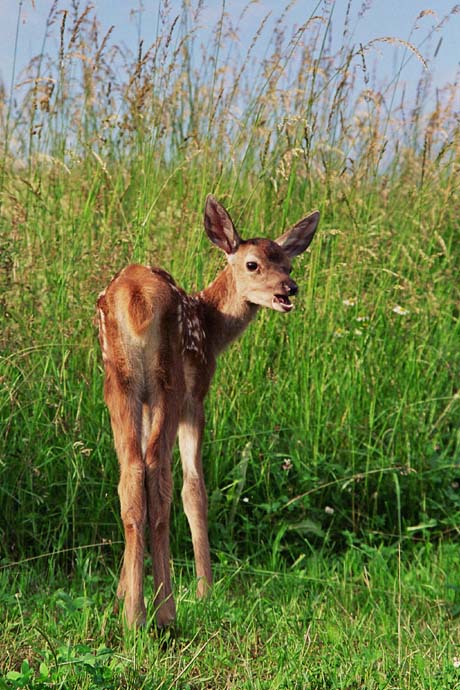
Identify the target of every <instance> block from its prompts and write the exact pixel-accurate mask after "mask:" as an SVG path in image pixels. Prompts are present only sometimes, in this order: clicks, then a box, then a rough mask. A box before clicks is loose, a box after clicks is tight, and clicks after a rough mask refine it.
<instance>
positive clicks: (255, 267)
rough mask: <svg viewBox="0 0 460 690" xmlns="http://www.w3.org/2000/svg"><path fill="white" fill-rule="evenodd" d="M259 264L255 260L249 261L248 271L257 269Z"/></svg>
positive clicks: (247, 263)
mask: <svg viewBox="0 0 460 690" xmlns="http://www.w3.org/2000/svg"><path fill="white" fill-rule="evenodd" d="M257 267H258V264H257V263H256V262H255V261H247V262H246V268H247V269H248V271H251V272H252V271H257Z"/></svg>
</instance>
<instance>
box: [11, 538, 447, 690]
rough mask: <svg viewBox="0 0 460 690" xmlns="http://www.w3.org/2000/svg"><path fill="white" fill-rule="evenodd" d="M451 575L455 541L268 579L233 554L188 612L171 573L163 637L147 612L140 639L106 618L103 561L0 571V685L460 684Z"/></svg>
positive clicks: (182, 582)
mask: <svg viewBox="0 0 460 690" xmlns="http://www.w3.org/2000/svg"><path fill="white" fill-rule="evenodd" d="M39 572H40V573H41V574H42V576H43V580H42V583H41V584H40V586H38V583H37V573H39ZM459 574H460V573H459V563H458V557H457V547H456V546H453V545H444V546H442V547H440V548H433V547H432V546H431V545H430V544H427V545H426V546H425V547H424V548H423V549H418V551H417V554H416V555H415V557H413V558H405V557H404V556H403V557H401V552H400V551H399V550H398V548H397V547H394V548H390V547H381V548H379V549H375V548H374V549H366V548H361V547H357V548H352V549H349V550H348V551H347V552H346V553H345V554H344V555H342V556H340V557H339V556H337V557H333V558H331V557H327V558H324V557H322V556H321V555H320V554H319V553H316V554H315V555H313V556H310V557H307V558H305V559H304V561H303V562H302V563H301V564H300V563H298V564H297V565H296V566H294V567H292V568H289V569H285V568H283V567H281V568H280V567H278V568H277V569H276V570H275V571H273V570H270V569H262V568H256V567H252V566H251V565H250V564H249V563H248V562H246V563H237V562H234V561H233V559H231V558H230V557H229V558H228V561H227V563H225V562H223V561H222V562H221V563H220V564H219V565H218V566H217V568H216V575H217V578H216V585H215V587H214V590H213V593H212V596H211V598H210V599H209V600H207V601H205V602H203V601H202V602H198V601H196V599H195V597H194V594H193V591H192V590H191V589H190V582H191V572H190V565H189V564H187V565H185V564H182V565H177V564H176V569H175V579H176V589H177V599H178V603H179V607H178V620H177V624H176V627H175V628H174V629H173V630H170V631H168V632H166V633H164V634H163V635H159V634H158V632H156V631H155V629H154V627H150V626H152V625H153V610H152V609H151V608H150V609H149V611H148V616H149V625H148V627H147V628H146V629H144V630H140V631H136V632H133V631H127V630H125V629H124V628H123V621H122V618H121V614H119V615H118V616H117V615H114V613H113V610H112V607H113V600H114V596H115V587H114V580H113V577H109V576H108V574H107V563H106V561H105V559H104V557H103V554H102V552H101V553H100V554H99V556H98V557H96V556H95V554H94V553H92V554H90V555H89V556H88V555H87V554H85V553H83V552H82V553H80V555H79V557H78V558H77V562H76V565H75V568H74V570H73V573H72V576H71V577H65V576H64V574H63V573H62V570H60V569H59V568H55V567H53V563H52V562H51V563H47V564H46V565H45V566H44V565H43V564H40V565H39V566H38V567H37V566H36V565H35V566H34V567H31V566H30V564H23V566H22V568H21V569H20V570H18V569H8V570H6V571H5V570H4V571H2V572H1V574H0V599H1V601H2V604H5V612H6V613H5V616H4V619H3V625H2V631H1V632H0V650H1V657H0V665H1V667H2V668H3V669H4V673H3V675H2V676H0V678H1V680H0V687H7V688H15V687H30V688H34V689H35V688H45V687H60V688H74V687H79V688H83V689H86V688H88V689H89V688H91V689H95V688H105V689H110V688H158V689H159V688H163V689H166V688H213V689H214V688H227V687H237V688H302V690H310V689H312V690H313V689H314V690H317V689H323V688H324V689H326V688H327V689H330V688H335V689H337V690H341V689H343V690H345V689H350V688H356V689H358V688H366V689H368V690H374V689H377V688H378V689H381V688H414V689H418V688H420V690H422V689H423V690H431V689H433V690H434V689H436V690H438V689H439V690H446V689H453V688H458V687H460V668H459V663H460V662H459V660H458V657H459V654H460V650H459V644H458V635H459V632H460V631H459V620H458V617H457V614H458V609H459V604H460V601H459V588H458V578H459ZM43 582H45V583H46V584H43ZM147 582H148V593H149V595H150V597H151V596H152V591H151V589H152V582H151V578H148V580H147Z"/></svg>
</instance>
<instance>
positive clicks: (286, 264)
mask: <svg viewBox="0 0 460 690" xmlns="http://www.w3.org/2000/svg"><path fill="white" fill-rule="evenodd" d="M318 221H319V212H318V211H314V212H313V213H311V214H310V215H309V216H307V217H306V218H303V219H302V220H300V221H299V222H298V223H296V224H295V225H294V226H293V227H292V228H290V229H289V230H287V231H286V232H285V233H284V234H283V235H281V236H280V237H278V239H277V240H275V241H272V240H267V239H260V238H255V239H252V240H243V239H242V238H241V237H240V236H239V234H238V233H237V231H236V229H235V226H234V225H233V222H232V219H231V218H230V216H229V214H228V212H227V211H226V210H225V209H224V207H223V206H222V205H221V204H219V203H218V201H217V200H216V199H215V198H214V197H213V196H212V195H209V196H208V197H207V199H206V207H205V212H204V227H205V230H206V234H207V235H208V237H209V239H210V240H211V242H213V243H214V244H215V245H216V246H217V247H219V248H220V249H222V251H224V252H225V254H226V256H227V260H228V263H229V266H230V270H231V271H232V274H233V277H234V282H235V287H236V290H237V291H238V294H239V295H240V297H241V298H242V299H244V300H246V301H247V302H251V303H252V304H257V305H259V306H261V307H269V308H270V309H275V310H276V311H281V312H289V311H291V309H293V307H294V305H293V304H292V302H291V301H290V299H289V298H290V297H292V296H293V295H296V294H297V291H298V287H297V284H296V283H295V282H294V281H293V280H292V278H291V276H290V274H291V260H292V259H293V258H294V257H295V256H297V255H298V254H301V253H302V252H304V251H305V250H306V249H307V247H308V246H309V244H310V242H311V241H312V239H313V237H314V234H315V231H316V228H317V225H318Z"/></svg>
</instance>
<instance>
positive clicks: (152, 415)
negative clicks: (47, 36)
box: [97, 196, 319, 626]
mask: <svg viewBox="0 0 460 690" xmlns="http://www.w3.org/2000/svg"><path fill="white" fill-rule="evenodd" d="M318 218H319V215H318V213H317V212H316V213H313V214H311V215H310V216H308V217H307V218H305V219H303V220H302V221H300V223H298V224H297V225H296V226H294V227H293V228H292V229H291V230H289V231H288V232H287V233H285V234H284V235H282V237H281V238H279V240H278V241H277V242H278V243H275V242H272V241H270V240H265V239H255V240H251V241H247V242H244V241H242V240H241V238H240V237H239V235H238V233H237V232H236V230H235V228H234V226H233V223H232V221H231V219H230V216H229V215H228V213H227V212H226V211H225V209H224V208H223V207H222V206H220V204H218V202H217V201H216V200H215V199H214V198H213V197H211V196H209V197H208V199H207V201H206V209H205V229H206V232H207V234H208V236H209V237H210V239H211V241H212V242H214V243H215V244H216V245H217V246H219V247H220V248H221V249H222V250H223V251H224V252H225V253H226V254H227V256H228V266H227V267H226V268H225V269H224V270H223V271H222V272H221V273H220V274H219V275H218V276H217V278H216V279H215V281H214V282H213V283H212V284H211V285H210V286H209V287H207V288H206V289H205V290H204V291H203V292H201V293H199V294H198V295H195V296H189V295H187V294H186V293H185V292H184V291H183V290H182V289H181V288H179V287H178V286H177V285H176V283H175V282H174V280H173V278H172V277H171V276H170V275H169V274H168V273H166V271H163V270H162V269H158V268H150V267H145V266H139V265H135V264H134V265H131V266H128V267H127V268H125V269H123V270H122V271H120V273H118V274H117V276H115V278H114V279H113V280H112V281H111V282H110V284H109V285H108V287H107V289H106V290H105V291H104V292H102V293H101V295H100V296H99V298H98V301H97V310H98V323H99V342H100V345H101V349H102V355H103V361H104V369H105V385H104V398H105V401H106V403H107V406H108V408H109V411H110V418H111V424H112V430H113V436H114V443H115V449H116V452H117V456H118V460H119V464H120V481H119V486H118V492H119V497H120V506H121V517H122V521H123V526H124V532H125V542H126V543H125V555H124V562H123V567H122V572H121V576H120V582H119V585H118V590H117V594H118V597H119V598H122V597H124V598H125V615H126V619H127V622H128V624H129V625H142V624H143V623H144V622H145V614H146V612H145V604H144V595H143V583H142V580H143V559H144V548H145V543H144V533H145V527H146V524H147V523H148V526H149V532H150V548H151V554H152V560H153V573H154V583H155V591H156V596H155V607H156V618H157V623H158V625H160V626H163V625H167V624H168V623H170V622H171V621H173V620H174V617H175V604H174V599H173V596H172V588H171V577H170V567H169V557H170V556H169V515H170V506H171V496H172V477H171V453H172V448H173V445H174V442H175V439H176V436H178V437H179V448H180V453H181V458H182V465H183V481H184V483H183V489H182V499H183V504H184V509H185V513H186V515H187V519H188V521H189V524H190V528H191V532H192V542H193V549H194V554H195V562H196V572H197V577H198V595H199V596H203V595H204V594H205V593H206V592H207V590H208V589H209V587H210V586H211V583H212V574H211V559H210V554H209V542H208V530H207V495H206V488H205V484H204V479H203V469H202V465H201V443H202V436H203V430H204V411H203V403H204V398H205V396H206V393H207V392H208V389H209V386H210V383H211V379H212V376H213V374H214V371H215V367H216V358H217V356H218V355H219V354H220V352H221V351H222V350H223V349H225V347H227V345H229V343H230V342H231V341H232V340H234V339H235V338H236V337H237V336H238V335H240V334H241V333H242V332H243V331H244V329H245V328H246V327H247V325H248V324H249V322H250V321H251V319H252V318H253V317H254V316H255V314H256V312H257V310H258V308H259V306H268V307H272V308H273V309H277V310H278V311H288V310H290V309H291V308H292V306H291V305H290V304H289V299H288V295H289V294H295V292H296V291H297V286H296V285H295V283H294V282H293V281H292V280H291V279H290V277H289V272H290V268H291V258H292V257H293V256H295V255H296V254H299V253H300V252H302V251H304V250H305V249H306V247H307V246H308V245H309V243H310V242H311V239H312V238H313V235H314V232H315V229H316V226H317V223H318ZM283 245H286V247H287V249H285V248H284V247H283ZM248 262H249V263H248ZM254 264H255V265H256V269H254ZM248 267H249V268H251V270H249V268H248Z"/></svg>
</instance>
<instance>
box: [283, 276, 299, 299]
mask: <svg viewBox="0 0 460 690" xmlns="http://www.w3.org/2000/svg"><path fill="white" fill-rule="evenodd" d="M284 287H285V288H286V289H287V291H288V295H289V296H290V297H292V296H294V295H297V293H298V292H299V288H298V286H297V283H294V281H293V280H289V281H288V282H286V283H284Z"/></svg>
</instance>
